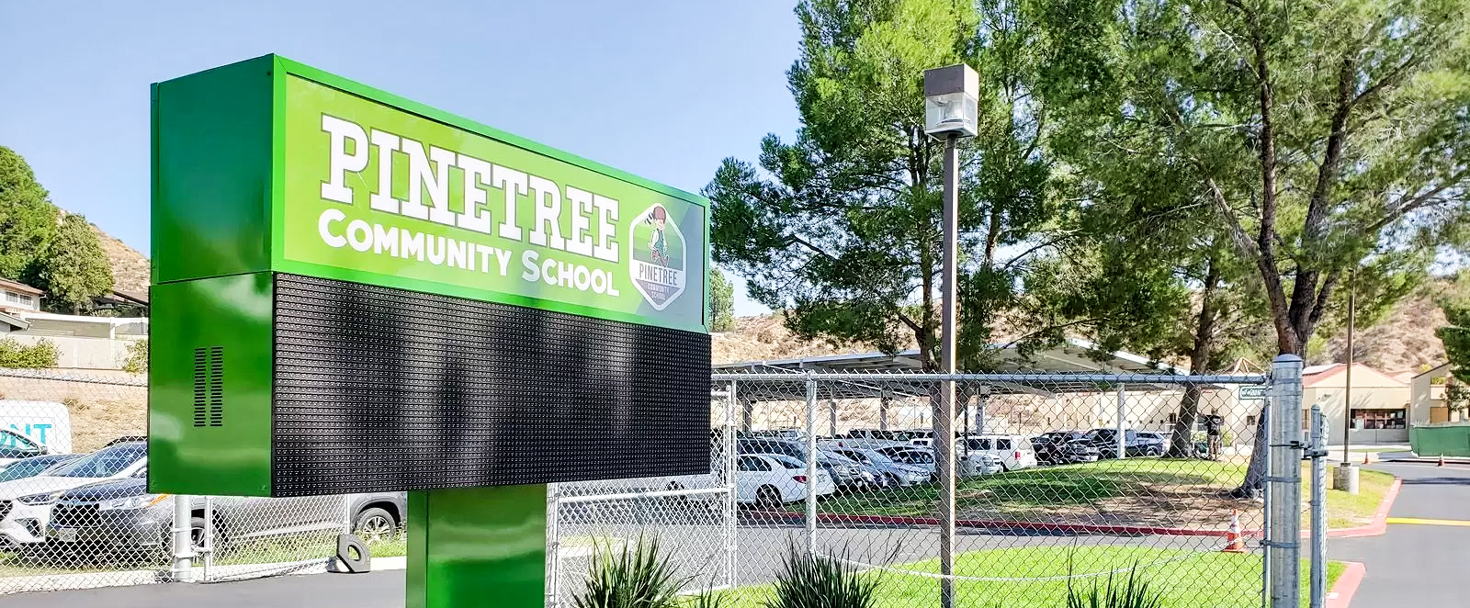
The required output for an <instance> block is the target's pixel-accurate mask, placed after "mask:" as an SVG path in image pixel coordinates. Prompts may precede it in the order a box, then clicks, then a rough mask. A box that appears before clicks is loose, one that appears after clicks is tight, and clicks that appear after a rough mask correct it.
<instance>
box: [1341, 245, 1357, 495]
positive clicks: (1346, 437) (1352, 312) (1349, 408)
mask: <svg viewBox="0 0 1470 608" xmlns="http://www.w3.org/2000/svg"><path fill="white" fill-rule="evenodd" d="M1357 278H1358V274H1357V269H1356V268H1349V269H1348V320H1347V370H1345V371H1346V372H1347V377H1345V378H1343V389H1342V464H1343V465H1344V466H1351V465H1352V462H1353V460H1352V458H1349V457H1348V448H1349V447H1350V446H1351V445H1352V443H1353V439H1352V437H1353V326H1354V325H1357V321H1358V319H1357V316H1358V315H1357V312H1358V310H1357V308H1358V282H1357Z"/></svg>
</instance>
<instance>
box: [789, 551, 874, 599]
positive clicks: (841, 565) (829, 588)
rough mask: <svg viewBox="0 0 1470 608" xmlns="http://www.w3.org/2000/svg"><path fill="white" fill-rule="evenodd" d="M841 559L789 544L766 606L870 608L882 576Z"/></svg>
mask: <svg viewBox="0 0 1470 608" xmlns="http://www.w3.org/2000/svg"><path fill="white" fill-rule="evenodd" d="M846 554H847V552H846V550H844V551H843V559H839V558H836V557H832V556H827V555H812V554H810V553H807V552H806V551H805V550H800V549H797V548H796V545H795V544H790V545H788V546H787V549H786V557H785V558H783V559H782V560H781V561H782V571H781V574H780V578H778V579H776V588H775V597H773V598H772V599H771V600H770V601H769V602H767V603H766V606H767V608H872V607H873V606H875V605H876V604H877V603H878V593H877V592H878V587H879V585H880V584H881V583H882V580H881V579H880V578H879V577H877V576H873V575H868V574H863V573H862V572H860V571H858V569H857V568H856V567H854V566H853V565H851V564H850V563H849V562H848V561H847V560H846V559H845V558H846Z"/></svg>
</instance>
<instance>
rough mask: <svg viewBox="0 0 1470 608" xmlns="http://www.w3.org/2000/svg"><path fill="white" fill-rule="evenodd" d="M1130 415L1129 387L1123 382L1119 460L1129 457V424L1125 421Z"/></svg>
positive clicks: (1119, 387) (1120, 395)
mask: <svg viewBox="0 0 1470 608" xmlns="http://www.w3.org/2000/svg"><path fill="white" fill-rule="evenodd" d="M1127 415H1128V387H1127V386H1125V385H1124V384H1122V383H1119V384H1118V460H1122V459H1124V458H1127V457H1128V425H1127V423H1125V422H1124V420H1125V418H1124V417H1125V416H1127Z"/></svg>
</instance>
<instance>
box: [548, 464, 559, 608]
mask: <svg viewBox="0 0 1470 608" xmlns="http://www.w3.org/2000/svg"><path fill="white" fill-rule="evenodd" d="M559 605H561V489H560V487H558V484H554V483H548V484H546V606H547V608H556V607H557V606H559Z"/></svg>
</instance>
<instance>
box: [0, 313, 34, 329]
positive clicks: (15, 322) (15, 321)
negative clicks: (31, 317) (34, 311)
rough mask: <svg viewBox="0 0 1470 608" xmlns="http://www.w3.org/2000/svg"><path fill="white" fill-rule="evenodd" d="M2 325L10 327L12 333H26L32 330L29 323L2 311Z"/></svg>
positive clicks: (0, 314)
mask: <svg viewBox="0 0 1470 608" xmlns="http://www.w3.org/2000/svg"><path fill="white" fill-rule="evenodd" d="M0 323H4V324H6V325H9V326H10V329H11V330H12V331H25V330H27V329H30V328H31V323H30V322H29V321H26V320H25V319H22V318H20V317H18V316H15V315H12V314H10V313H9V312H4V311H0Z"/></svg>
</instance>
